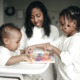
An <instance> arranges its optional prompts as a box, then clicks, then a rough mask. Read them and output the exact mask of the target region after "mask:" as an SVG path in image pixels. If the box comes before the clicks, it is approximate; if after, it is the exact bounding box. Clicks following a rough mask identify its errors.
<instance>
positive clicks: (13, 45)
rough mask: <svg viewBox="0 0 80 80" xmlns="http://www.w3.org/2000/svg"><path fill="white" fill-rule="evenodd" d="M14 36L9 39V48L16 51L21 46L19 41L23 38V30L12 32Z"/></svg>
mask: <svg viewBox="0 0 80 80" xmlns="http://www.w3.org/2000/svg"><path fill="white" fill-rule="evenodd" d="M11 35H12V36H10V37H9V39H8V41H9V42H8V44H7V45H8V49H9V50H11V51H15V50H17V49H18V47H19V43H20V40H21V36H22V34H21V32H18V31H15V32H13V33H12V34H11Z"/></svg>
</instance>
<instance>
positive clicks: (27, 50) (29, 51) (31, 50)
mask: <svg viewBox="0 0 80 80" xmlns="http://www.w3.org/2000/svg"><path fill="white" fill-rule="evenodd" d="M35 48H36V45H35V46H29V47H28V48H27V49H26V50H25V54H27V55H28V54H30V53H33V51H34V49H35Z"/></svg>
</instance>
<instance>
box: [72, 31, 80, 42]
mask: <svg viewBox="0 0 80 80" xmlns="http://www.w3.org/2000/svg"><path fill="white" fill-rule="evenodd" d="M72 39H73V40H75V41H79V42H80V32H79V33H76V34H75V35H74V36H73V37H72Z"/></svg>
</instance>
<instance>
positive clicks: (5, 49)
mask: <svg viewBox="0 0 80 80" xmlns="http://www.w3.org/2000/svg"><path fill="white" fill-rule="evenodd" d="M21 37H22V34H21V32H20V29H18V28H17V27H16V26H15V25H13V24H12V23H7V24H3V25H2V26H1V27H0V41H1V43H2V45H0V65H13V64H16V63H18V62H20V61H30V59H29V58H28V57H27V56H26V55H25V54H23V53H24V51H20V50H18V47H19V43H20V40H21Z"/></svg>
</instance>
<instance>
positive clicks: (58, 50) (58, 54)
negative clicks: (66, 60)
mask: <svg viewBox="0 0 80 80" xmlns="http://www.w3.org/2000/svg"><path fill="white" fill-rule="evenodd" d="M46 50H48V51H52V52H54V53H56V55H57V56H59V57H60V53H61V50H60V49H58V48H57V47H55V46H52V45H48V46H46Z"/></svg>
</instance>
